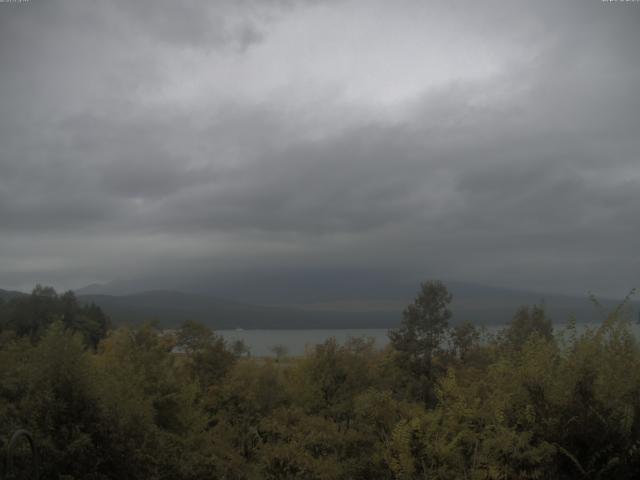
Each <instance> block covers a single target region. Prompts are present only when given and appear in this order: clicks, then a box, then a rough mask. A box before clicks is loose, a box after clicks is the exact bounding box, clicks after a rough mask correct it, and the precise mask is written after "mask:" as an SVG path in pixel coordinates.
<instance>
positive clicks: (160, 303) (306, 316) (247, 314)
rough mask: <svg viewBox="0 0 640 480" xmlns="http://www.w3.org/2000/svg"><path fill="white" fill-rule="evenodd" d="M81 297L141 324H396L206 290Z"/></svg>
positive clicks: (383, 317)
mask: <svg viewBox="0 0 640 480" xmlns="http://www.w3.org/2000/svg"><path fill="white" fill-rule="evenodd" d="M78 300H79V301H80V302H81V303H90V302H94V303H95V304H97V305H99V306H100V307H101V308H102V309H103V310H104V311H105V312H106V313H107V314H108V315H109V316H110V317H111V318H112V319H113V320H114V321H115V322H117V323H131V324H139V323H141V322H143V321H145V320H155V321H158V322H159V323H160V324H161V325H163V326H166V327H169V326H176V325H178V324H179V323H180V322H182V321H183V320H197V321H199V322H202V323H205V324H206V325H209V326H210V327H212V328H214V329H234V328H256V329H260V328H262V329H278V328H378V327H379V328H387V327H389V326H392V325H393V324H394V321H393V320H392V318H393V316H390V315H388V313H387V312H348V311H347V312H331V313H330V314H326V313H325V312H320V311H308V310H304V309H301V308H295V307H289V308H286V307H273V306H262V305H251V304H245V303H239V302H231V301H226V300H221V299H217V298H211V297H207V296H204V295H196V294H189V293H182V292H174V291H166V290H154V291H148V292H140V293H136V294H131V295H119V296H118V295H78Z"/></svg>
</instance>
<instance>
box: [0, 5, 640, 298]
mask: <svg viewBox="0 0 640 480" xmlns="http://www.w3.org/2000/svg"><path fill="white" fill-rule="evenodd" d="M639 27H640V4H637V3H625V2H600V1H596V0H594V1H587V2H555V1H549V2H497V1H495V2H494V1H489V2H471V1H468V2H462V1H447V2H440V1H432V2H425V1H417V0H416V1H408V0H406V1H404V0H403V1H398V2H386V1H382V0H381V1H379V2H378V1H369V0H367V1H364V0H363V1H325V2H320V1H318V2H314V1H307V2H294V1H291V2H288V1H279V2H276V1H273V2H266V1H258V0H254V1H251V0H244V1H240V2H238V1H220V2H215V3H211V4H209V3H207V2H195V1H194V2H168V1H167V2H164V1H162V2H158V1H148V2H126V1H115V0H114V1H106V2H100V3H99V4H93V3H92V2H80V1H66V2H62V1H60V2H56V1H47V2H44V1H36V0H31V1H30V2H28V3H0V65H2V68H1V69H0V145H1V146H2V150H1V151H0V246H1V248H0V287H5V288H27V287H29V286H31V285H33V284H34V283H35V282H45V283H53V284H54V285H56V286H58V287H60V288H69V287H79V286H82V285H83V284H85V283H90V282H94V281H109V280H113V279H133V278H137V279H140V280H141V281H142V282H143V283H144V281H145V280H144V279H154V280H155V281H159V280H158V279H162V281H160V283H162V285H163V286H167V287H169V286H180V285H186V284H190V285H193V283H194V282H195V280H192V281H191V283H189V281H188V279H189V278H191V279H205V278H214V277H216V272H227V273H229V274H232V273H234V272H235V274H240V273H239V272H241V273H242V274H243V275H251V273H252V272H264V271H289V270H291V269H293V270H295V271H301V270H302V271H309V272H313V271H323V272H327V271H335V272H348V271H357V272H366V271H368V269H371V270H375V271H381V270H382V271H390V272H391V271H392V272H394V273H393V275H406V276H407V278H409V277H411V278H413V277H416V278H419V277H441V278H453V279H458V280H465V281H475V282H481V283H488V284H496V285H505V286H512V287H518V288H531V289H538V290H546V291H550V290H553V291H559V292H565V293H570V292H573V293H578V292H584V291H586V290H589V289H590V290H594V291H598V292H602V293H603V294H607V295H609V294H613V295H622V294H624V293H625V292H626V291H627V290H628V289H629V288H631V287H633V286H635V285H637V284H638V283H639V280H640V276H639V274H638V272H639V271H640V268H639V267H640V261H639V260H638V254H637V243H638V241H637V239H638V238H640V222H639V221H638V219H637V217H638V213H637V211H638V206H639V205H640V158H639V154H640V137H639V135H638V133H639V132H640V95H639V94H638V86H639V85H640V56H639V55H638V54H637V45H638V41H639V40H640V28H639ZM365 276H366V274H365ZM283 281H285V280H283ZM354 281H355V280H354ZM235 296H236V297H242V294H241V292H239V293H238V294H237V295H235Z"/></svg>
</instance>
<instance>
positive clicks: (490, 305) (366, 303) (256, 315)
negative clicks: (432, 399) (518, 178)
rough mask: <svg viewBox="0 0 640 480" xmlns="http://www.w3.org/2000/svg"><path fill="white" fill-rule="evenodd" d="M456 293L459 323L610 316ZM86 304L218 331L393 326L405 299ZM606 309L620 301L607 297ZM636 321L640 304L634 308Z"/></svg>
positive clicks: (551, 303) (537, 298) (112, 299)
mask: <svg viewBox="0 0 640 480" xmlns="http://www.w3.org/2000/svg"><path fill="white" fill-rule="evenodd" d="M447 285H448V287H449V289H450V291H451V292H452V293H453V303H452V310H453V314H454V316H453V317H454V318H453V323H456V322H460V321H464V320H468V321H471V322H473V323H475V324H485V325H496V324H504V323H506V322H508V321H509V320H510V319H511V318H512V316H513V314H514V312H515V311H516V309H517V308H518V307H519V306H521V305H533V304H544V305H545V308H546V309H547V312H548V313H549V315H550V317H551V318H552V319H553V320H554V321H555V322H556V323H563V322H566V321H567V320H568V319H569V318H570V317H571V316H572V315H573V316H575V317H576V319H577V321H579V322H597V321H601V320H602V319H603V317H604V312H603V311H602V310H599V309H598V308H596V307H595V306H594V305H593V304H592V302H591V301H590V300H589V299H588V298H587V297H586V296H585V297H583V298H581V297H573V296H567V295H543V294H539V293H533V292H524V291H517V290H510V289H505V288H495V287H487V286H482V285H473V284H467V283H459V282H449V283H447ZM78 298H79V300H80V301H81V302H84V303H87V302H95V303H96V304H98V305H100V306H101V307H102V308H103V309H104V310H105V311H106V312H107V313H108V314H109V315H110V316H111V317H112V318H113V319H114V320H115V321H116V322H130V323H138V322H140V321H143V320H148V319H153V320H157V321H159V322H160V323H161V324H162V325H167V326H169V325H176V324H178V323H179V322H181V321H183V320H185V319H191V320H197V321H200V322H203V323H206V324H207V325H210V326H211V327H213V328H217V329H229V328H262V329H277V328H392V327H395V326H397V325H398V323H399V321H400V319H401V314H402V310H403V309H404V307H405V306H406V305H407V304H408V303H409V302H410V301H411V298H410V297H407V298H405V299H391V300H385V299H382V300H375V299H368V298H365V299H339V300H333V301H320V302H306V303H304V302H302V303H288V304H279V305H256V304H250V303H242V302H233V301H228V300H222V299H219V298H215V297H212V296H208V295H202V294H190V293H182V292H176V291H167V290H154V291H147V292H140V293H135V294H130V295H79V296H78ZM600 303H601V304H602V306H603V307H604V309H605V310H611V309H613V308H615V306H616V305H617V304H618V303H619V301H616V300H611V299H601V300H600ZM632 308H633V312H632V315H633V316H634V318H637V316H638V310H639V308H638V303H637V302H636V303H634V304H632Z"/></svg>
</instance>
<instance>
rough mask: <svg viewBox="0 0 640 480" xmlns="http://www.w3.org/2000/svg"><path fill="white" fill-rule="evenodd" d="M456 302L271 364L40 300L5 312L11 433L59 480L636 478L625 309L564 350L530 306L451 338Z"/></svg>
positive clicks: (5, 423) (639, 371)
mask: <svg viewBox="0 0 640 480" xmlns="http://www.w3.org/2000/svg"><path fill="white" fill-rule="evenodd" d="M450 299H451V297H450V295H449V294H448V293H447V291H446V288H444V286H443V285H441V284H437V283H431V284H424V285H423V288H422V291H421V294H420V295H419V296H418V297H417V298H416V301H415V302H414V303H413V304H412V305H410V306H409V307H408V308H407V310H406V311H405V316H404V321H403V324H402V325H401V327H400V328H399V329H398V330H397V331H396V332H393V333H392V334H391V336H392V340H393V341H392V344H391V345H390V346H389V347H387V348H386V349H385V350H382V351H381V350H378V349H376V348H375V346H374V345H373V342H372V341H371V340H367V339H363V338H355V339H351V340H349V341H348V342H346V343H345V344H342V345H341V344H339V343H338V342H337V341H336V340H335V339H329V340H328V341H326V342H325V343H323V344H321V345H317V346H315V347H313V348H310V349H309V350H308V352H307V353H306V354H305V355H304V356H302V357H297V358H296V357H293V358H292V357H287V358H280V359H278V360H274V359H270V358H254V357H248V356H246V349H245V348H240V347H241V346H239V347H236V346H231V347H229V346H227V345H226V343H225V342H224V341H223V339H222V338H221V337H219V336H218V335H216V334H215V333H214V332H212V331H210V330H209V329H207V328H206V327H204V326H202V325H199V324H196V323H194V322H185V323H184V324H183V325H182V327H181V328H180V329H179V330H178V331H176V332H161V331H159V330H157V329H156V328H155V327H154V326H153V325H150V324H146V325H143V326H141V327H139V328H135V329H133V328H126V327H120V328H117V329H112V330H110V331H109V332H108V334H106V335H105V334H104V333H102V330H101V328H102V327H99V328H97V329H94V328H93V327H95V325H100V324H101V321H100V320H99V319H100V318H103V316H102V315H101V312H98V311H97V310H95V308H97V307H91V306H89V307H83V306H79V305H78V304H77V302H76V301H75V297H73V295H72V294H70V293H65V294H63V295H57V294H56V293H55V292H54V291H52V290H51V289H47V288H42V287H37V288H36V289H35V290H34V293H33V294H32V295H30V296H26V297H22V298H20V299H18V300H17V301H16V300H15V299H11V300H8V301H6V302H4V303H2V304H1V305H0V312H1V314H2V315H1V317H0V318H1V321H2V328H3V331H2V336H1V337H0V339H1V343H0V434H7V433H9V432H11V431H13V430H15V429H17V428H19V427H23V428H27V429H29V430H30V431H32V432H33V434H34V436H35V438H36V443H37V445H38V447H39V450H40V453H41V457H42V460H43V472H42V473H43V475H42V478H52V479H67V480H73V479H177V480H196V479H206V478H221V479H228V480H231V479H235V480H258V479H274V480H275V479H305V480H306V479H323V480H324V479H326V480H329V479H341V480H347V479H349V480H368V479H383V480H396V479H411V480H413V479H424V478H433V479H451V480H453V479H477V480H481V479H482V480H487V479H495V480H499V479H500V480H502V479H558V480H565V479H566V480H568V479H574V478H586V479H592V480H596V479H610V478H615V479H623V480H627V479H628V480H631V479H635V478H637V474H638V472H640V345H639V344H638V341H637V339H636V338H635V337H634V336H633V335H632V333H631V328H630V322H629V318H628V313H629V312H628V309H627V308H618V309H616V310H615V311H614V312H613V313H612V314H611V315H609V316H608V317H607V318H606V320H605V321H604V322H603V323H602V325H601V326H598V327H597V328H592V329H586V330H580V329H579V328H578V327H577V326H576V324H575V323H572V324H569V326H568V327H567V328H566V329H564V330H563V331H561V332H560V333H559V334H557V335H556V336H554V335H553V330H552V324H551V322H550V320H549V319H548V318H547V317H546V315H545V314H544V310H543V309H541V308H539V307H533V308H522V309H520V310H518V311H517V312H516V315H515V316H514V319H513V321H512V322H510V324H509V325H508V326H507V327H506V328H505V329H504V330H503V331H502V332H501V333H500V334H499V335H497V337H495V338H494V339H489V340H487V339H483V338H481V335H480V332H479V331H478V330H477V329H476V328H475V327H474V326H472V325H469V324H464V323H461V324H458V325H457V326H455V327H453V328H451V329H449V328H448V326H447V324H448V320H449V317H450V312H449V311H448V304H449V301H450ZM92 309H93V310H92ZM86 318H92V319H94V320H95V322H96V323H95V324H94V325H93V327H90V326H89V324H90V323H91V322H87V321H86ZM83 319H85V320H83ZM92 332H93V333H92ZM92 335H93V336H92ZM445 339H448V340H449V346H450V348H449V349H446V348H445V343H444V340H445ZM436 340H437V342H436ZM438 342H439V343H438ZM421 382H425V383H424V384H423V383H421ZM425 385H426V386H427V387H428V392H429V395H430V397H429V401H428V402H425V397H424V396H423V394H424V392H425V391H427V390H421V388H423V387H425ZM3 441H6V438H5V439H3V438H1V437H0V447H1V446H2V445H1V444H2V442H3Z"/></svg>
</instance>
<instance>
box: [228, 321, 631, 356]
mask: <svg viewBox="0 0 640 480" xmlns="http://www.w3.org/2000/svg"><path fill="white" fill-rule="evenodd" d="M594 326H596V325H595V324H579V325H578V329H579V330H582V329H585V328H587V327H594ZM563 327H564V325H562V324H560V325H558V324H556V325H554V329H555V331H556V332H558V331H560V330H561V329H562V328H563ZM501 328H504V325H490V326H486V327H485V329H486V332H487V333H489V334H493V333H496V332H497V331H498V330H500V329H501ZM632 329H633V331H634V333H635V335H636V337H638V338H640V325H638V324H633V325H632ZM387 332H388V330H387V329H383V328H358V329H326V330H218V331H217V333H218V334H220V335H222V336H223V337H224V338H225V340H227V341H228V342H233V341H234V340H243V341H244V342H245V344H246V345H247V346H248V347H249V349H250V350H251V355H254V356H258V357H264V356H273V355H274V353H273V351H272V349H273V347H275V346H276V345H282V346H284V347H285V348H286V349H287V354H288V355H302V354H303V353H304V352H305V348H306V347H307V346H313V345H316V344H319V343H323V342H325V341H326V340H327V339H329V338H331V337H335V338H336V340H337V341H338V343H340V344H342V343H344V342H345V341H346V340H348V339H349V337H371V338H373V339H374V340H375V345H376V346H377V347H378V348H384V347H385V346H386V345H387V344H388V343H389V337H388V336H387Z"/></svg>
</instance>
